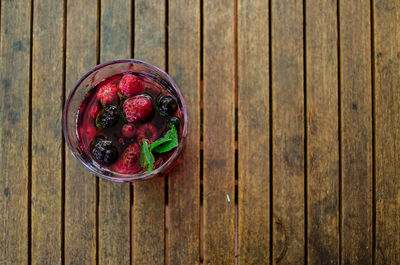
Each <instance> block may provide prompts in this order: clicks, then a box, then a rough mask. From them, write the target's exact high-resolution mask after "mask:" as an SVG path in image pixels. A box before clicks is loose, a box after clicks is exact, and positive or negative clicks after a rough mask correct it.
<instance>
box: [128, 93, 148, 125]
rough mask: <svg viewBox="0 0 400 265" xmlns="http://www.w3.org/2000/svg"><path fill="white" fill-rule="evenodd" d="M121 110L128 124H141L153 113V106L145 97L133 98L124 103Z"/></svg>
mask: <svg viewBox="0 0 400 265" xmlns="http://www.w3.org/2000/svg"><path fill="white" fill-rule="evenodd" d="M123 110H124V113H125V118H126V119H127V121H128V122H141V121H144V120H146V119H147V118H148V117H149V116H150V115H151V114H152V113H153V104H152V103H151V100H150V99H149V98H147V97H146V96H142V95H140V96H135V97H132V98H128V99H127V100H125V101H124V104H123Z"/></svg>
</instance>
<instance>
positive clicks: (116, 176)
mask: <svg viewBox="0 0 400 265" xmlns="http://www.w3.org/2000/svg"><path fill="white" fill-rule="evenodd" d="M120 63H134V64H141V65H144V66H145V67H147V68H149V69H151V70H154V71H155V72H156V73H158V74H160V75H161V76H162V78H164V79H165V80H166V81H168V82H169V83H170V84H171V87H172V88H173V89H174V90H175V92H176V93H177V95H178V98H179V100H180V102H181V104H182V112H183V113H182V116H183V123H182V134H181V139H180V141H179V144H178V147H177V148H176V149H175V151H174V152H173V154H172V155H171V156H170V157H169V158H168V160H167V161H165V162H164V163H163V164H162V165H161V166H160V167H158V168H157V169H155V170H153V171H152V172H147V171H145V172H141V173H137V174H121V173H117V172H115V171H111V170H109V169H105V171H106V172H108V173H109V174H110V175H106V174H103V172H101V171H100V170H99V169H98V168H97V167H95V166H93V165H91V164H88V163H86V162H85V161H83V159H82V158H81V157H80V156H79V155H78V152H77V150H75V148H74V147H73V146H72V144H71V139H70V135H69V134H68V122H67V121H68V117H67V114H68V110H69V105H70V102H71V100H72V98H73V97H74V95H75V93H76V91H77V90H78V88H79V87H80V85H81V84H82V82H83V81H84V80H86V78H88V77H89V76H90V75H91V74H92V73H94V72H95V71H97V70H99V69H101V68H103V67H106V66H109V65H114V64H120ZM62 126H63V134H64V139H65V142H66V143H67V145H68V148H69V150H70V152H71V154H72V155H73V156H74V157H75V159H76V160H78V161H79V163H80V164H81V165H83V166H84V167H85V168H86V169H88V170H89V171H90V172H91V173H93V174H95V175H96V176H98V177H100V178H103V179H106V180H110V181H113V182H133V181H139V180H145V179H149V178H152V177H155V176H157V175H159V174H160V173H163V172H164V171H166V170H168V169H169V167H170V166H172V165H173V163H174V162H175V161H176V160H177V159H178V158H179V155H180V153H181V151H182V149H183V146H184V142H185V139H186V136H187V131H188V115H187V105H186V101H185V98H184V97H183V95H182V92H181V90H180V88H179V86H178V85H177V84H176V82H175V81H174V80H173V79H172V77H171V76H170V75H169V74H168V73H166V72H165V71H164V70H162V69H160V68H158V67H157V66H154V65H152V64H150V63H147V62H144V61H141V60H137V59H118V60H112V61H108V62H104V63H101V64H98V65H96V66H94V67H93V68H91V69H90V70H88V71H87V72H86V73H85V74H83V75H82V76H81V77H80V78H79V79H78V81H77V82H76V83H75V85H74V87H73V89H72V90H71V92H70V93H69V95H68V98H67V99H66V101H65V103H64V108H63V115H62ZM82 151H83V150H82ZM92 160H93V162H94V164H95V165H98V166H100V165H99V164H98V163H97V162H96V161H95V160H94V159H92Z"/></svg>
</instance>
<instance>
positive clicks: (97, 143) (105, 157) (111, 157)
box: [90, 138, 118, 165]
mask: <svg viewBox="0 0 400 265" xmlns="http://www.w3.org/2000/svg"><path fill="white" fill-rule="evenodd" d="M90 146H91V152H92V155H93V157H94V158H95V159H96V160H97V161H98V162H100V163H101V164H103V165H111V164H112V163H114V162H115V161H117V158H118V150H117V148H116V147H115V146H114V145H113V142H112V141H110V140H103V139H100V138H97V139H95V140H94V141H93V142H92V143H91V144H90Z"/></svg>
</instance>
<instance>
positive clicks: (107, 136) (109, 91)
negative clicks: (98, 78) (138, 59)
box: [77, 73, 182, 175]
mask: <svg viewBox="0 0 400 265" xmlns="http://www.w3.org/2000/svg"><path fill="white" fill-rule="evenodd" d="M181 118H182V114H181V112H180V110H179V108H178V105H177V101H176V99H175V98H174V96H173V95H171V94H170V93H169V92H168V91H167V90H166V89H165V88H164V87H163V86H161V85H160V84H158V83H156V82H154V81H153V80H151V79H150V78H148V77H146V76H142V75H137V74H134V73H124V74H119V75H115V76H112V77H109V78H107V79H106V80H104V81H103V82H101V83H99V84H98V85H96V86H95V87H93V88H92V89H91V90H90V91H89V92H88V94H87V95H86V98H85V99H84V100H83V102H82V104H81V106H80V108H79V111H78V120H77V122H78V126H77V128H78V138H79V142H80V145H81V148H82V149H83V150H84V151H85V153H86V154H88V155H89V156H90V157H91V158H92V159H93V160H94V161H96V162H97V163H98V164H99V165H101V167H103V168H107V169H109V170H111V171H113V172H117V173H120V174H130V175H132V174H137V173H140V172H146V171H147V172H151V171H152V170H154V169H156V168H158V167H160V166H161V165H162V164H164V163H165V162H166V161H167V160H168V158H169V157H170V156H171V155H172V153H173V151H174V150H175V148H176V147H177V144H178V142H179V140H180V137H181V134H182V132H181V130H182V129H181Z"/></svg>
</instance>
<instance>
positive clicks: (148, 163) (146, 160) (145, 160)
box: [140, 141, 154, 172]
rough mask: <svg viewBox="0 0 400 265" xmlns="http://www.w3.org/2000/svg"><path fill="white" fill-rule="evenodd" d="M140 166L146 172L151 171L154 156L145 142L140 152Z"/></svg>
mask: <svg viewBox="0 0 400 265" xmlns="http://www.w3.org/2000/svg"><path fill="white" fill-rule="evenodd" d="M140 164H141V165H142V167H143V168H144V169H146V171H148V172H151V171H153V166H154V156H153V154H152V153H151V151H150V149H149V145H148V144H147V142H146V141H143V143H142V145H141V151H140Z"/></svg>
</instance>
